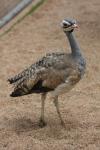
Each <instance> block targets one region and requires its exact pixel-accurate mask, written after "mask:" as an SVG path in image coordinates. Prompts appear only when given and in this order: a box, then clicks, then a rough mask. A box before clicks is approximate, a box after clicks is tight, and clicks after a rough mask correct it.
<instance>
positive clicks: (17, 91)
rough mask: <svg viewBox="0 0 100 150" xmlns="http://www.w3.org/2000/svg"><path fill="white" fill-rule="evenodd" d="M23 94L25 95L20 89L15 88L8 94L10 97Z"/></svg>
mask: <svg viewBox="0 0 100 150" xmlns="http://www.w3.org/2000/svg"><path fill="white" fill-rule="evenodd" d="M23 95H25V93H24V91H22V90H21V89H16V90H14V91H13V92H12V93H11V94H10V96H11V97H19V96H23Z"/></svg>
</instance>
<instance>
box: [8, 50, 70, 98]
mask: <svg viewBox="0 0 100 150" xmlns="http://www.w3.org/2000/svg"><path fill="white" fill-rule="evenodd" d="M63 57H64V55H63V54H60V53H58V54H57V53H56V54H55V53H53V54H48V55H46V56H45V57H43V58H42V59H41V60H39V61H37V62H36V63H35V64H32V65H31V66H30V67H29V68H28V69H26V70H24V71H23V72H22V73H20V74H18V75H17V76H15V77H13V78H11V79H9V81H10V83H14V85H15V88H14V92H13V94H15V93H17V95H23V94H28V93H29V92H30V91H31V90H32V89H34V88H33V87H34V86H35V87H36V85H37V83H39V84H38V86H39V87H37V88H40V82H41V87H46V88H49V89H54V88H56V87H57V86H58V85H59V84H61V83H62V82H64V81H65V79H66V78H67V76H69V74H70V72H71V71H72V68H70V67H69V66H66V63H64V61H63ZM67 65H68V64H67Z"/></svg>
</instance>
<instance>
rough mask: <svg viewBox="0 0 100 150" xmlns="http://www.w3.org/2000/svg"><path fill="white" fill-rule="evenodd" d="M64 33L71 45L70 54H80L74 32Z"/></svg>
mask: <svg viewBox="0 0 100 150" xmlns="http://www.w3.org/2000/svg"><path fill="white" fill-rule="evenodd" d="M66 35H67V37H68V40H69V43H70V46H71V51H72V55H74V56H80V55H81V50H80V47H79V44H78V43H77V41H76V38H75V35H74V33H73V32H66Z"/></svg>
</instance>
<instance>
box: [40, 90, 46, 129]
mask: <svg viewBox="0 0 100 150" xmlns="http://www.w3.org/2000/svg"><path fill="white" fill-rule="evenodd" d="M45 99H46V93H43V94H42V95H41V102H42V103H41V117H40V122H39V126H40V127H41V128H42V127H44V126H46V122H45V121H44V105H45Z"/></svg>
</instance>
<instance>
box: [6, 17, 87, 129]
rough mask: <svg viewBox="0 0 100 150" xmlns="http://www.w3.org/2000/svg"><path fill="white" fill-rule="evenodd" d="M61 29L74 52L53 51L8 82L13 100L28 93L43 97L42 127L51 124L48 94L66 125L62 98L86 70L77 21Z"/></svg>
mask: <svg viewBox="0 0 100 150" xmlns="http://www.w3.org/2000/svg"><path fill="white" fill-rule="evenodd" d="M61 28H62V30H63V32H64V33H65V35H66V36H67V38H68V41H69V45H70V47H71V52H70V53H67V52H53V53H47V54H46V55H45V56H43V57H42V58H40V59H39V60H37V61H36V62H35V63H33V64H32V65H31V66H29V67H28V68H27V69H25V70H23V71H22V72H20V73H18V74H17V75H15V76H14V77H11V78H9V79H8V81H9V83H10V84H13V85H14V90H13V92H12V93H11V94H10V96H11V97H19V96H24V95H28V94H33V93H37V94H41V115H40V120H39V126H40V127H41V128H42V127H44V126H46V125H47V123H46V121H45V116H44V108H45V100H46V97H47V94H48V93H49V92H50V93H51V98H52V100H53V102H54V105H55V107H56V110H57V114H58V117H59V118H60V122H61V124H62V125H63V126H65V123H64V121H63V118H62V116H61V112H60V110H59V101H58V97H59V96H60V95H62V94H65V93H67V92H69V91H70V90H71V89H72V88H74V87H75V85H76V84H77V83H78V82H79V81H80V80H81V79H82V77H83V75H84V73H85V70H86V59H85V58H84V56H83V54H82V50H81V48H80V46H79V44H78V42H77V40H76V37H75V34H74V30H75V29H76V28H78V23H77V21H76V20H74V19H70V18H67V19H64V20H62V22H61Z"/></svg>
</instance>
